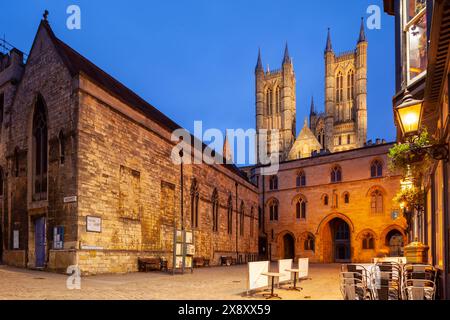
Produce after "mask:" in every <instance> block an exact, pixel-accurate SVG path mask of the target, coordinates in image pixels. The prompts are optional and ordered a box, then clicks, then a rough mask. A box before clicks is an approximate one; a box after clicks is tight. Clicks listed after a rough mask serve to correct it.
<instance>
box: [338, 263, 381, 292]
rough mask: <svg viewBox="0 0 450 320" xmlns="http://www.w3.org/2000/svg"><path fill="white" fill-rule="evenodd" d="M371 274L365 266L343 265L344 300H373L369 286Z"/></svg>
mask: <svg viewBox="0 0 450 320" xmlns="http://www.w3.org/2000/svg"><path fill="white" fill-rule="evenodd" d="M370 278H371V274H370V271H369V270H367V269H366V268H365V267H364V266H360V265H355V264H348V265H342V266H341V273H340V289H341V293H342V295H343V297H344V300H372V299H373V295H372V292H371V290H370V288H369V286H368V284H369V283H370V280H369V279H370Z"/></svg>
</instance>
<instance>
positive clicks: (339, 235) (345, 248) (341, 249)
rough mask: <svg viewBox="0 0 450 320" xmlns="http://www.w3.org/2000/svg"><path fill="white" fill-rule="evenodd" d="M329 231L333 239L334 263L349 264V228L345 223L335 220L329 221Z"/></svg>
mask: <svg viewBox="0 0 450 320" xmlns="http://www.w3.org/2000/svg"><path fill="white" fill-rule="evenodd" d="M330 229H331V235H332V239H333V253H334V262H338V263H346V262H350V261H351V252H350V248H351V247H350V227H349V226H348V224H347V222H345V221H344V220H342V219H339V218H335V219H333V220H331V221H330Z"/></svg>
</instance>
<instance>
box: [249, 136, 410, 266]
mask: <svg viewBox="0 0 450 320" xmlns="http://www.w3.org/2000/svg"><path fill="white" fill-rule="evenodd" d="M391 146H392V144H388V143H383V142H382V141H378V143H374V144H370V145H366V146H365V147H363V148H358V149H353V150H349V151H343V152H336V153H332V154H330V153H324V154H322V155H316V156H314V157H310V158H304V159H298V160H293V161H286V162H283V163H281V164H280V169H279V171H278V174H276V175H273V176H265V177H264V176H259V172H260V171H259V168H258V167H257V168H253V169H252V173H253V175H254V177H255V178H256V179H257V181H258V182H259V183H258V184H259V190H260V203H261V207H262V208H263V212H262V214H263V217H261V218H262V220H263V221H264V222H263V225H262V229H261V230H260V246H261V249H262V251H263V252H265V251H267V253H268V257H269V258H270V259H272V260H277V259H282V258H292V257H297V258H298V257H308V258H310V260H311V261H312V262H319V263H331V262H350V261H352V262H369V261H371V258H373V257H376V256H385V255H394V256H396V255H401V254H402V247H403V243H404V242H405V241H406V234H405V228H406V221H405V219H404V218H403V217H402V215H401V212H400V209H399V207H398V205H396V204H395V203H393V202H392V199H393V198H394V196H395V195H396V193H397V192H398V190H399V188H400V177H399V176H398V175H396V174H391V173H390V172H389V171H388V169H387V162H388V159H387V153H388V150H389V148H390V147H391ZM266 241H267V243H265V242H266ZM261 253H262V252H261Z"/></svg>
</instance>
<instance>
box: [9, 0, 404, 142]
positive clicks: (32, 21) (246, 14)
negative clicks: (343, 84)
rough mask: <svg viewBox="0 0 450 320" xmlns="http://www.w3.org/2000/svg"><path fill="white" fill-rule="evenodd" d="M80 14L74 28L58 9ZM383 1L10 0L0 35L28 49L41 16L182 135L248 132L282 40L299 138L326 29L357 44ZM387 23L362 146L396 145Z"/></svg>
mask: <svg viewBox="0 0 450 320" xmlns="http://www.w3.org/2000/svg"><path fill="white" fill-rule="evenodd" d="M71 4H76V5H79V6H80V8H81V21H82V25H81V30H68V29H67V27H66V19H67V17H68V14H66V9H67V7H68V6H69V5H71ZM372 4H375V5H378V6H380V8H381V10H383V5H382V0H345V1H342V0H340V1H339V0H316V1H299V0H282V1H274V0H272V1H268V0H259V1H250V0H177V1H175V0H166V1H153V0H152V1H144V0H128V1H123V0H122V1H118V0H117V1H113V0H109V1H106V0H105V1H99V0H96V1H88V0H70V1H68V0H27V1H26V0H16V1H4V0H2V1H1V2H0V13H1V19H0V36H2V37H3V35H5V36H6V39H7V40H8V41H9V42H11V43H12V44H14V45H15V46H16V47H17V48H19V49H21V50H22V51H25V52H28V51H29V50H30V47H31V44H32V40H33V38H34V35H35V33H36V29H37V27H38V24H39V21H40V19H41V17H42V12H43V11H44V9H48V10H49V11H50V15H49V21H50V24H51V26H52V28H53V30H54V31H55V33H56V35H57V36H58V37H59V38H60V39H62V40H63V41H64V42H66V43H68V44H69V45H70V46H72V47H73V48H74V49H75V50H77V51H78V52H80V53H81V54H83V55H84V56H86V57H87V58H88V59H90V60H91V61H93V62H94V63H95V64H97V65H98V66H99V67H101V68H102V69H104V70H105V71H106V72H108V73H110V74H111V75H112V76H114V77H115V78H117V79H118V80H119V81H121V82H122V83H124V84H125V85H126V86H128V87H129V88H131V89H132V90H134V91H135V92H136V93H138V94H139V95H140V96H142V97H143V98H144V99H146V100H147V101H149V102H150V103H151V104H153V105H154V106H156V107H157V108H158V109H160V110H161V111H163V112H164V113H165V114H167V115H168V116H169V117H171V118H172V119H174V120H175V121H176V122H178V123H179V124H180V125H182V126H183V127H185V128H187V129H189V130H192V129H193V122H194V120H202V121H203V127H204V128H218V129H220V130H222V131H225V129H226V128H244V129H248V128H254V126H255V106H254V101H255V95H254V68H255V64H256V58H257V52H258V47H261V51H262V58H263V65H264V67H266V66H267V65H270V67H271V68H272V69H278V68H279V67H280V65H281V60H282V57H283V50H284V45H285V43H286V41H287V42H288V43H289V51H290V54H291V56H292V58H293V61H294V68H295V72H296V76H297V131H299V130H300V129H301V127H302V125H303V120H304V118H305V117H306V116H307V115H308V114H309V106H310V100H311V95H314V99H315V101H316V106H317V108H318V109H320V110H322V109H323V105H324V98H323V97H324V62H323V51H324V47H325V40H326V32H327V28H328V27H330V28H331V32H332V43H333V48H334V50H335V51H336V52H342V51H347V50H351V49H353V48H354V47H355V45H356V40H357V37H358V32H359V26H360V18H361V17H362V16H364V17H367V16H368V14H367V13H366V9H367V7H368V6H369V5H372ZM393 24H394V21H393V19H392V17H389V16H387V15H386V14H384V13H383V11H382V13H381V29H380V30H368V29H367V28H366V35H367V38H368V41H369V55H368V56H369V62H368V67H369V71H368V139H375V138H377V137H380V138H385V139H387V140H394V139H395V130H394V125H393V116H392V107H391V99H392V96H393V94H394V71H395V70H394V28H393Z"/></svg>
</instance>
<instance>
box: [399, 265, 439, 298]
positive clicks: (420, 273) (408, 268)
mask: <svg viewBox="0 0 450 320" xmlns="http://www.w3.org/2000/svg"><path fill="white" fill-rule="evenodd" d="M436 279H437V269H436V268H434V267H433V266H432V265H426V264H405V265H404V266H403V298H404V299H406V300H434V299H435V298H436Z"/></svg>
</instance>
